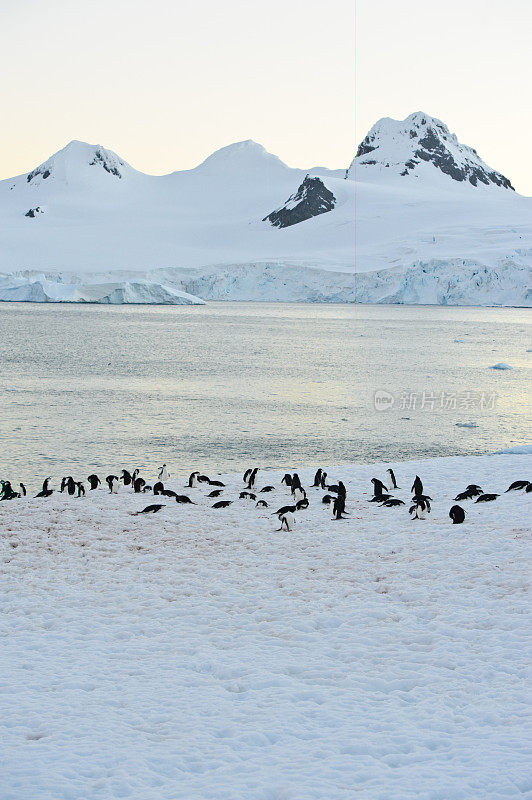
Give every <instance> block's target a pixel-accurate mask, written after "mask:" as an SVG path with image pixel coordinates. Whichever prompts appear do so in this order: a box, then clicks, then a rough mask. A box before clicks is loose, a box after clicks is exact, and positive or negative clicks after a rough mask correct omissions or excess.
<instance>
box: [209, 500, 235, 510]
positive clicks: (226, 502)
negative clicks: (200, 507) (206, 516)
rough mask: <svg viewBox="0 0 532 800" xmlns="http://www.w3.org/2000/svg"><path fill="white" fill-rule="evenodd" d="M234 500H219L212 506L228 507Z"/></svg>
mask: <svg viewBox="0 0 532 800" xmlns="http://www.w3.org/2000/svg"><path fill="white" fill-rule="evenodd" d="M232 502H233V501H232V500H218V502H217V503H213V504H212V508H227V506H230V505H231V503H232Z"/></svg>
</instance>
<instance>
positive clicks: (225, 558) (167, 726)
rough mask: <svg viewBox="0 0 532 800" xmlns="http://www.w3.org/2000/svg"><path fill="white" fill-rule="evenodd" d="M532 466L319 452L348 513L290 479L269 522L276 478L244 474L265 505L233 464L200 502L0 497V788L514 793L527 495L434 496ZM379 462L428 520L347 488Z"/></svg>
mask: <svg viewBox="0 0 532 800" xmlns="http://www.w3.org/2000/svg"><path fill="white" fill-rule="evenodd" d="M530 464H531V460H530V458H529V456H527V455H521V454H519V455H503V456H483V457H475V458H443V459H432V460H426V461H421V462H406V463H403V464H392V465H388V464H382V465H378V464H373V465H359V466H349V467H347V466H342V467H334V468H329V469H327V472H328V473H329V480H330V481H331V482H336V481H337V480H338V479H342V480H343V481H344V483H345V484H346V486H347V492H348V496H347V510H348V511H349V512H350V517H349V519H348V520H344V521H332V520H331V519H330V514H329V509H328V507H327V506H324V505H322V504H321V502H320V501H321V497H322V495H323V494H324V492H322V491H318V490H315V489H308V496H309V499H310V507H309V509H308V510H306V511H303V512H300V513H298V514H297V523H296V525H295V527H294V530H293V531H292V532H290V533H280V532H276V531H275V529H276V528H278V527H279V524H278V522H277V519H276V517H272V516H271V514H270V512H271V511H272V510H275V509H276V508H278V507H279V506H280V505H283V504H285V503H287V502H289V501H290V495H289V492H288V490H287V489H286V488H285V487H280V486H279V484H280V478H281V477H282V474H283V472H279V473H271V472H268V473H262V472H259V481H258V486H259V488H260V487H261V486H264V485H266V484H274V485H275V486H276V487H279V488H277V489H276V491H275V493H274V492H271V493H268V494H263V495H261V496H262V497H264V498H265V499H266V500H267V502H268V503H269V506H270V507H269V508H268V509H263V510H260V509H256V508H255V506H254V503H252V502H251V503H250V502H248V501H245V500H239V499H238V492H239V491H240V490H241V489H242V488H243V483H242V480H241V477H240V476H228V477H227V479H226V478H224V477H222V480H224V482H226V483H227V488H226V489H225V490H224V492H223V495H222V497H224V498H227V499H234V500H235V502H234V503H233V505H231V506H230V507H229V508H228V509H221V510H215V509H212V508H210V505H211V504H212V502H214V501H215V499H217V498H215V499H210V498H209V499H207V498H206V497H205V495H206V494H207V492H208V491H210V490H211V489H212V487H210V488H207V487H205V488H204V487H201V488H199V489H183V488H182V487H183V485H184V483H185V480H184V479H179V480H173V479H170V480H169V481H168V482H167V484H166V485H167V486H168V487H169V488H174V489H175V490H176V491H179V492H180V493H185V494H188V495H189V496H190V497H191V498H192V499H193V500H194V501H195V502H197V503H198V506H183V505H177V504H175V503H172V501H171V499H170V498H157V499H153V498H152V495H151V494H149V495H135V494H133V493H132V492H131V491H129V490H128V489H127V488H122V489H121V492H120V493H119V494H118V495H109V494H108V493H107V491H103V490H99V491H95V492H89V491H87V497H85V498H75V497H68V496H64V495H60V494H54V495H53V496H52V497H51V498H50V499H49V500H39V499H33V498H30V497H28V498H21V499H20V500H14V501H10V502H3V503H0V531H1V536H0V546H1V549H2V554H1V558H2V573H3V577H2V581H1V583H2V587H3V592H2V593H3V600H2V608H3V615H2V627H1V629H2V635H3V639H4V641H3V646H2V650H1V652H2V665H1V669H0V676H1V677H0V691H1V700H0V704H1V706H2V709H3V710H2V714H1V717H0V728H1V733H0V739H1V740H2V741H3V742H4V746H3V766H2V770H1V774H0V796H1V797H2V800H22V799H23V798H24V800H26V799H27V798H31V800H63V798H64V799H65V800H66V799H67V798H68V800H81V799H82V798H90V799H91V800H93V799H94V800H99V799H100V798H102V800H103V799H105V800H108V798H134V799H135V800H152V798H153V800H155V798H157V800H161V799H162V798H165V799H166V798H168V799H170V798H172V799H174V798H187V800H191V799H192V798H202V799H205V800H206V799H207V798H208V799H209V800H215V799H216V800H218V799H219V800H222V799H223V800H228V799H230V800H240V799H241V798H242V800H243V799H244V798H245V799H246V800H255V799H256V800H310V799H311V798H320V800H340V799H341V800H344V799H345V800H352V798H354V797H356V798H364V799H365V798H368V800H384V799H386V800H409V798H422V799H423V800H466V798H467V799H468V798H485V799H486V800H495V798H497V799H498V798H513V797H515V798H517V797H519V798H523V797H524V796H525V795H526V793H527V791H531V790H532V782H531V781H530V779H529V777H527V776H529V774H530V773H529V770H528V768H527V742H526V735H525V731H526V729H525V710H524V709H525V700H526V678H527V648H526V643H527V639H526V634H527V607H528V602H527V596H526V591H525V590H526V582H527V565H526V556H527V535H528V529H527V523H528V519H529V513H530V499H531V495H530V494H528V495H527V494H525V493H521V492H519V493H509V494H501V496H500V497H499V498H497V500H496V501H495V502H493V503H488V504H478V505H475V504H474V503H472V502H471V501H469V502H464V503H461V504H460V505H462V507H464V508H465V510H466V512H467V517H466V522H465V523H464V524H463V525H454V526H453V525H452V524H451V521H450V520H449V519H448V516H447V514H448V510H449V508H450V506H451V505H453V502H452V498H453V497H454V496H455V494H456V493H457V492H458V491H460V490H463V489H464V488H465V486H466V484H468V483H479V484H480V485H481V486H482V487H483V489H485V491H491V492H504V490H505V489H506V488H507V487H508V486H509V485H510V483H511V482H512V481H514V480H517V479H520V478H523V479H524V478H527V477H529V474H530ZM388 466H392V467H393V469H394V472H395V474H396V478H397V482H398V484H399V485H400V486H402V487H403V488H402V489H401V490H398V491H397V492H396V493H395V494H396V496H398V497H401V498H402V499H405V500H407V499H408V498H409V497H410V492H409V489H410V486H411V484H412V481H413V478H414V477H415V475H416V474H418V475H420V476H421V478H422V480H423V482H424V485H425V490H426V492H427V493H428V494H429V495H430V496H431V497H433V499H434V502H433V511H432V514H431V515H430V517H429V519H428V520H426V521H416V522H413V521H411V520H410V518H409V516H408V512H407V508H405V507H400V508H390V509H386V508H379V507H378V506H376V505H375V504H368V503H367V500H368V499H369V498H370V496H371V492H370V487H371V484H370V483H369V481H370V478H371V477H374V476H375V477H380V478H381V479H384V470H385V468H386V467H388ZM527 468H528V471H527ZM169 469H170V472H171V473H172V469H171V465H169ZM299 474H300V476H301V478H302V482H303V485H304V486H309V484H310V483H311V482H312V480H311V476H312V475H313V474H314V470H309V469H305V470H300V471H299ZM101 477H103V476H101ZM211 477H212V478H215V477H218V476H214V475H211ZM57 483H58V481H56V485H57ZM35 488H36V489H37V488H40V487H35ZM151 502H166V503H167V507H166V508H165V509H163V510H162V511H161V512H160V513H158V514H156V515H140V516H130V515H129V514H128V512H129V511H136V510H140V509H141V508H143V507H144V506H145V505H148V504H149V503H151Z"/></svg>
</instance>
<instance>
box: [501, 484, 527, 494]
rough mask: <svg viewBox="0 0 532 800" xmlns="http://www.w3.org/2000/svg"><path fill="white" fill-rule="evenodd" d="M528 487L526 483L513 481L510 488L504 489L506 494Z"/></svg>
mask: <svg viewBox="0 0 532 800" xmlns="http://www.w3.org/2000/svg"><path fill="white" fill-rule="evenodd" d="M528 485H529V482H528V481H514V482H513V483H511V484H510V486H509V487H508V488H507V489H506V492H518V491H520V490H521V489H526V487H527V486H528ZM506 492H505V494H506Z"/></svg>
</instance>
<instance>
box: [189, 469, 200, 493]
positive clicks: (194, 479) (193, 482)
mask: <svg viewBox="0 0 532 800" xmlns="http://www.w3.org/2000/svg"><path fill="white" fill-rule="evenodd" d="M198 475H199V472H191V473H190V475H189V478H188V484H187V485H188V488H189V489H194V488H195V487H196V486H197V485H198Z"/></svg>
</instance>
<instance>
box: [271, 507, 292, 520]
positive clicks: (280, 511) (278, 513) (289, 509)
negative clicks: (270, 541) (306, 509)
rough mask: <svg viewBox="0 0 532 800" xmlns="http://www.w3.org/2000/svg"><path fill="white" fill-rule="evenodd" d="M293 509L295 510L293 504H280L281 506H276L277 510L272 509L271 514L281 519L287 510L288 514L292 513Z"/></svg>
mask: <svg viewBox="0 0 532 800" xmlns="http://www.w3.org/2000/svg"><path fill="white" fill-rule="evenodd" d="M295 510H296V507H295V506H281V508H278V509H277V511H274V512H273V513H272V516H273V515H275V516H276V517H279V519H281V517H282V516H283V514H287V513H288V512H290V514H293V513H294V512H295Z"/></svg>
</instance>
